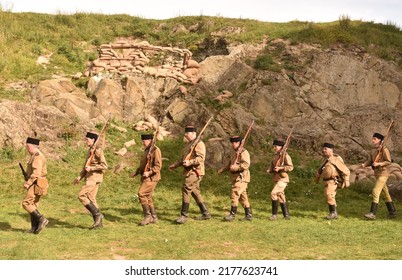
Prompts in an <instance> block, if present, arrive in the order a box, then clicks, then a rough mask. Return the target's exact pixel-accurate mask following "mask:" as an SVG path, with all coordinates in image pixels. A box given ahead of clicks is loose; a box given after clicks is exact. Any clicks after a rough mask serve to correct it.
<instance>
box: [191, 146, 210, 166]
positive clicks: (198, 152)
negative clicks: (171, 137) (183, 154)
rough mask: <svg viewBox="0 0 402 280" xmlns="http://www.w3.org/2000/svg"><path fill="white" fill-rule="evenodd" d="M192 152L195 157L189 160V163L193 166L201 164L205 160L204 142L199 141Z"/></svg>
mask: <svg viewBox="0 0 402 280" xmlns="http://www.w3.org/2000/svg"><path fill="white" fill-rule="evenodd" d="M194 153H195V158H193V159H190V160H189V162H190V164H191V165H194V166H197V165H200V164H202V163H203V162H204V160H205V153H206V149H205V144H204V143H203V142H199V143H198V144H197V145H196V146H195V148H194Z"/></svg>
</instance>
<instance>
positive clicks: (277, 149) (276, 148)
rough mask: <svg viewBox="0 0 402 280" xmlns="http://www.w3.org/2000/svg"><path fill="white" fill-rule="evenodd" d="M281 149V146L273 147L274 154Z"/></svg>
mask: <svg viewBox="0 0 402 280" xmlns="http://www.w3.org/2000/svg"><path fill="white" fill-rule="evenodd" d="M281 149H282V146H276V145H274V152H275V153H277V152H279V151H280V150H281Z"/></svg>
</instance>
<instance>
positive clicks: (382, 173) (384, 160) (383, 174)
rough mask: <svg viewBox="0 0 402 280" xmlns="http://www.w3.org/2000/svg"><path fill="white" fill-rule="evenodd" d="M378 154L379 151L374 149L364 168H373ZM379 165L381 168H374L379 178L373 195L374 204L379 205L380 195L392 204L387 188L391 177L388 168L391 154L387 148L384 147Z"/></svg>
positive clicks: (375, 174)
mask: <svg viewBox="0 0 402 280" xmlns="http://www.w3.org/2000/svg"><path fill="white" fill-rule="evenodd" d="M377 154H378V150H377V149H373V150H372V151H371V154H370V158H369V159H368V160H367V161H366V162H365V163H363V165H364V166H371V165H372V164H373V163H374V159H375V158H376V156H377ZM378 163H379V164H380V166H377V167H374V176H375V177H376V178H377V180H376V183H375V185H374V188H373V191H372V195H373V202H375V203H378V202H379V201H380V195H382V196H383V198H384V200H385V202H392V198H391V196H390V194H389V191H388V187H387V184H386V183H387V180H388V177H389V171H388V169H387V166H388V165H390V164H391V154H390V152H389V150H388V148H387V147H384V148H383V150H382V153H381V154H380V156H379V161H378Z"/></svg>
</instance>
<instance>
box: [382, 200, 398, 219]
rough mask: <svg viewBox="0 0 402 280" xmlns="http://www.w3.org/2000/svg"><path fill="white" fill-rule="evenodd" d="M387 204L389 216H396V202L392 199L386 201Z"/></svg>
mask: <svg viewBox="0 0 402 280" xmlns="http://www.w3.org/2000/svg"><path fill="white" fill-rule="evenodd" d="M385 205H387V208H388V217H389V218H390V219H394V218H396V209H395V206H394V203H393V202H392V201H391V202H385Z"/></svg>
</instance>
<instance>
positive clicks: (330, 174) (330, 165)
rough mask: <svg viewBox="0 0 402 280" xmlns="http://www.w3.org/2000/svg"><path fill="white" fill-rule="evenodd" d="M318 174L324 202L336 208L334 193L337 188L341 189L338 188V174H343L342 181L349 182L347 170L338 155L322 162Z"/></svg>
mask: <svg viewBox="0 0 402 280" xmlns="http://www.w3.org/2000/svg"><path fill="white" fill-rule="evenodd" d="M318 172H319V173H320V174H321V178H322V179H323V182H324V196H325V199H326V202H327V203H328V205H335V206H336V199H335V196H336V191H337V189H338V187H341V186H339V179H340V178H341V174H340V172H341V173H343V174H344V176H343V178H344V180H345V181H349V176H350V170H349V168H348V167H347V166H346V165H345V163H344V162H343V159H342V158H341V157H340V156H339V155H336V154H334V155H333V156H331V157H330V158H328V159H326V160H325V161H324V163H323V164H322V165H321V167H320V169H319V170H318Z"/></svg>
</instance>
